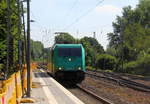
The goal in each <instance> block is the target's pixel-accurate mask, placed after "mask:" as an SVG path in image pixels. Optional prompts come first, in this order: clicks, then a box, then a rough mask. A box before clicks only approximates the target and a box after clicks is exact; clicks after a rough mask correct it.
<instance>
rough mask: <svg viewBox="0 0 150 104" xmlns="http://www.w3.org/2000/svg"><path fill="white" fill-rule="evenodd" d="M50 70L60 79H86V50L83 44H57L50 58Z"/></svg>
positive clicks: (79, 80)
mask: <svg viewBox="0 0 150 104" xmlns="http://www.w3.org/2000/svg"><path fill="white" fill-rule="evenodd" d="M48 72H49V73H51V74H52V75H53V76H54V77H55V78H57V79H59V80H70V81H71V80H74V81H76V82H77V83H78V82H81V81H82V80H83V79H84V72H85V51H84V48H83V46H82V45H81V44H55V45H54V46H53V47H52V48H51V50H50V54H49V58H48Z"/></svg>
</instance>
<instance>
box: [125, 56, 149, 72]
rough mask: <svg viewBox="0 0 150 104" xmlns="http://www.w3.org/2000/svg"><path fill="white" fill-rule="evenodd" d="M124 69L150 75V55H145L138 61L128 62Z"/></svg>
mask: <svg viewBox="0 0 150 104" xmlns="http://www.w3.org/2000/svg"><path fill="white" fill-rule="evenodd" d="M124 70H125V71H126V72H127V73H131V74H140V75H150V55H145V56H143V57H141V58H139V59H138V60H137V61H132V62H129V63H126V64H125V65H124Z"/></svg>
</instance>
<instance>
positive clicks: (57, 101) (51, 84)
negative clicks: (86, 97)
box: [21, 69, 84, 104]
mask: <svg viewBox="0 0 150 104" xmlns="http://www.w3.org/2000/svg"><path fill="white" fill-rule="evenodd" d="M38 70H39V71H38V72H33V76H32V77H33V78H32V81H33V83H36V84H37V86H36V87H35V88H32V90H31V97H32V98H33V99H35V101H36V102H35V103H21V104H84V103H83V102H82V101H80V100H79V99H78V98H77V97H75V96H74V95H73V94H72V93H71V92H69V91H68V90H67V89H65V88H64V87H63V86H62V85H60V84H59V83H58V82H57V81H56V80H55V79H53V78H52V77H51V76H49V75H48V74H47V73H46V72H44V71H43V70H40V69H38Z"/></svg>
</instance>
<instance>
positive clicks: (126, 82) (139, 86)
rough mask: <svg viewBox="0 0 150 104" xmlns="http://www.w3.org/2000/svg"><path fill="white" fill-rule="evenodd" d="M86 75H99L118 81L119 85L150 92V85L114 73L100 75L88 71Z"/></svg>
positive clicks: (98, 76)
mask: <svg viewBox="0 0 150 104" xmlns="http://www.w3.org/2000/svg"><path fill="white" fill-rule="evenodd" d="M107 74H108V73H107ZM86 75H89V76H90V77H91V76H93V77H97V78H103V79H107V80H111V81H114V82H116V83H118V84H119V85H122V86H126V87H129V88H132V89H134V90H138V91H143V92H150V87H149V86H146V85H144V84H141V83H138V82H135V81H131V80H128V79H125V78H122V77H120V76H117V75H115V76H113V75H106V74H105V75H104V76H100V75H96V74H92V73H88V72H86Z"/></svg>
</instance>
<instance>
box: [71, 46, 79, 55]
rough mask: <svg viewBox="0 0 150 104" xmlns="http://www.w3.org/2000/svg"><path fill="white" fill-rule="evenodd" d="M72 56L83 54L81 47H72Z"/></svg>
mask: <svg viewBox="0 0 150 104" xmlns="http://www.w3.org/2000/svg"><path fill="white" fill-rule="evenodd" d="M71 56H77V57H80V56H81V48H72V49H71Z"/></svg>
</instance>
